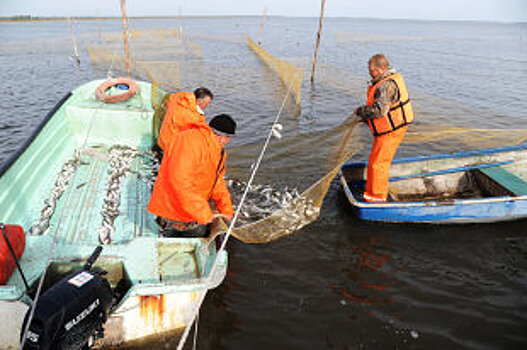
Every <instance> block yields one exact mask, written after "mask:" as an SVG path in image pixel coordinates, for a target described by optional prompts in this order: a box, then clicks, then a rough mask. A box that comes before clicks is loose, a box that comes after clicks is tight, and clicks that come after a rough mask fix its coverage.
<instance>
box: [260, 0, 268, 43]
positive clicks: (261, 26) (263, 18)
mask: <svg viewBox="0 0 527 350" xmlns="http://www.w3.org/2000/svg"><path fill="white" fill-rule="evenodd" d="M266 16H267V7H265V8H264V12H263V16H262V21H261V22H260V30H259V31H258V45H262V34H263V29H264V24H265V17H266Z"/></svg>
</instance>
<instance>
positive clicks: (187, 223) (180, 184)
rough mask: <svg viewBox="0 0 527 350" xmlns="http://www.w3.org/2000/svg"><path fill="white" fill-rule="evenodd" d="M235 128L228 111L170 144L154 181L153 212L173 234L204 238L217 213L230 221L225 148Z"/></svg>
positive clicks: (180, 134)
mask: <svg viewBox="0 0 527 350" xmlns="http://www.w3.org/2000/svg"><path fill="white" fill-rule="evenodd" d="M235 131H236V123H235V122H234V120H233V119H232V118H231V117H230V116H229V115H227V114H220V115H217V116H215V117H214V118H212V120H211V121H210V123H209V125H207V123H206V122H205V120H198V121H192V122H190V123H189V125H188V128H187V129H186V130H183V131H180V132H178V133H176V134H175V135H173V137H172V139H171V140H170V143H169V144H167V145H165V156H164V157H163V160H162V162H161V167H160V168H159V174H158V176H157V179H156V182H155V184H154V189H153V191H152V197H151V198H150V203H149V204H148V208H147V209H148V211H149V212H151V213H152V214H155V215H157V216H158V218H157V219H156V221H157V222H158V223H159V224H160V225H161V226H162V227H163V228H166V229H167V231H166V232H165V236H168V237H202V236H205V235H206V234H207V225H208V224H210V223H211V222H212V219H213V218H214V217H215V215H213V214H212V210H211V207H210V204H209V200H210V199H212V200H213V201H214V203H215V204H216V208H217V209H218V211H219V212H220V214H216V216H223V217H224V218H226V219H227V220H231V218H232V214H233V208H232V202H231V197H230V194H229V191H228V189H227V186H226V184H225V180H224V176H225V161H226V155H225V149H224V146H225V145H226V144H227V143H229V141H230V140H231V137H232V136H234V134H235Z"/></svg>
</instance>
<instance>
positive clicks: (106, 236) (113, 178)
mask: <svg viewBox="0 0 527 350" xmlns="http://www.w3.org/2000/svg"><path fill="white" fill-rule="evenodd" d="M138 154H139V153H138V151H137V150H135V149H133V148H131V147H128V146H113V147H112V148H110V150H109V157H108V162H109V163H110V168H109V170H108V183H107V187H106V196H105V197H104V204H103V208H102V211H101V214H102V217H103V219H102V224H101V226H100V227H99V228H98V232H99V241H100V242H101V243H102V244H110V243H111V241H112V236H113V232H114V231H115V227H114V221H115V219H116V218H117V216H119V214H120V211H119V206H120V205H121V190H122V187H123V182H124V179H125V177H126V174H127V172H130V166H131V165H132V161H133V160H134V158H135V157H136V156H137V155H138Z"/></svg>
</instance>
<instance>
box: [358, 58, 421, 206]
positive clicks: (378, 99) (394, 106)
mask: <svg viewBox="0 0 527 350" xmlns="http://www.w3.org/2000/svg"><path fill="white" fill-rule="evenodd" d="M368 70H369V73H370V76H371V78H372V80H371V83H370V85H369V86H368V92H367V100H366V105H364V106H360V107H358V108H356V109H355V110H354V113H355V114H356V115H357V116H359V117H360V118H361V119H362V121H363V122H365V123H368V126H369V127H370V129H371V132H372V134H373V144H372V147H371V153H370V158H369V160H368V171H367V177H366V189H365V191H364V200H365V201H366V202H386V200H387V197H388V179H389V173H390V165H391V163H392V160H393V157H394V155H395V152H396V151H397V147H399V144H400V143H401V141H402V140H403V137H404V134H405V133H406V130H407V129H408V124H410V123H412V121H413V120H414V113H413V110H412V105H411V104H410V98H409V97H408V91H407V90H406V85H405V83H404V80H403V77H402V76H401V74H399V73H398V72H396V70H395V69H393V68H391V67H390V62H389V61H388V58H387V57H386V56H385V55H383V54H377V55H374V56H372V57H371V58H370V60H369V61H368Z"/></svg>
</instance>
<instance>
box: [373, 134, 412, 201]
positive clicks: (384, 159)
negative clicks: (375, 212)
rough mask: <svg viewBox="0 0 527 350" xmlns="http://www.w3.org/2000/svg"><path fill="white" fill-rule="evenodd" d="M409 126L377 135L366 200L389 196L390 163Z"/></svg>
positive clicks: (379, 199) (374, 140) (374, 141)
mask: <svg viewBox="0 0 527 350" xmlns="http://www.w3.org/2000/svg"><path fill="white" fill-rule="evenodd" d="M407 129H408V126H403V127H402V128H399V129H397V130H395V131H392V132H390V133H388V134H384V135H380V136H375V137H374V138H373V144H372V146H371V153H370V158H369V160H368V172H367V175H366V176H367V177H366V190H365V191H364V200H365V201H366V202H385V201H386V198H387V197H388V179H389V176H390V165H391V164H392V160H393V157H394V156H395V152H396V151H397V148H398V147H399V144H400V143H401V141H402V140H403V138H404V134H405V133H406V130H407Z"/></svg>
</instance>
